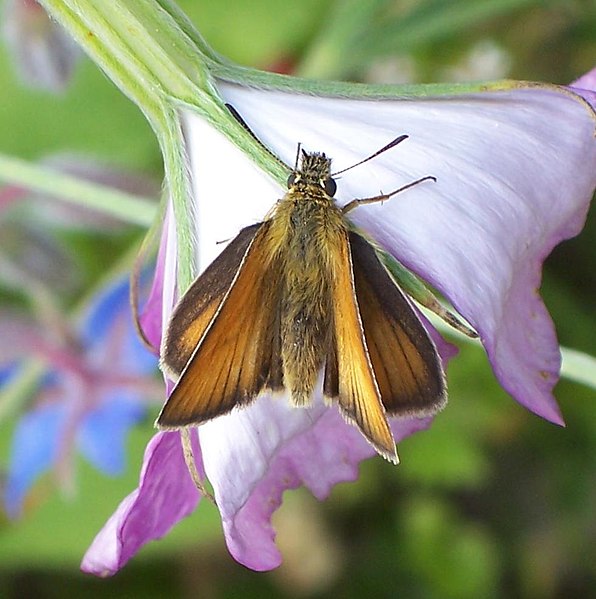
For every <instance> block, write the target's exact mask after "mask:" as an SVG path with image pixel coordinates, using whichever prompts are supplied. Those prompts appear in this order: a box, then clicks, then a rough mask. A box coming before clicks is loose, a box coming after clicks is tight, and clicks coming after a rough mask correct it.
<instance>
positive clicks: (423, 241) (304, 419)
mask: <svg viewBox="0 0 596 599" xmlns="http://www.w3.org/2000/svg"><path fill="white" fill-rule="evenodd" d="M218 91H219V93H220V94H221V96H222V97H223V98H224V99H225V101H226V102H229V103H231V104H232V105H233V106H234V107H235V108H236V110H237V111H238V112H239V113H240V114H241V115H242V117H243V119H244V120H245V121H246V123H247V124H248V125H249V127H250V128H251V130H252V131H253V132H254V134H255V135H256V136H257V137H258V138H259V139H260V140H261V141H262V142H263V144H264V145H265V146H266V147H267V148H269V149H270V150H271V151H273V152H274V153H275V154H276V155H277V156H279V157H280V158H281V160H283V161H284V162H285V163H286V164H289V165H293V164H294V159H295V154H296V146H297V144H298V143H299V142H300V143H301V144H302V147H303V148H305V149H306V150H307V151H319V152H325V153H326V154H327V155H328V156H330V157H331V158H332V159H333V167H334V170H336V171H337V170H342V169H344V168H345V167H348V166H350V165H352V164H355V163H357V162H358V161H360V160H362V159H363V158H365V157H366V156H369V155H370V154H372V153H373V152H375V151H376V150H378V149H379V148H381V147H383V146H384V145H385V144H387V143H388V142H389V141H391V140H392V139H394V138H395V137H396V136H398V135H402V134H407V135H408V136H409V139H408V140H407V141H406V142H404V143H402V144H400V145H399V146H398V147H397V148H395V149H392V150H390V151H387V152H384V153H383V154H382V155H380V156H377V157H376V158H375V159H374V160H371V161H370V162H367V163H366V165H362V166H360V167H357V168H354V169H352V170H350V171H348V172H346V173H344V174H342V175H341V177H340V178H338V192H337V194H336V197H337V201H338V203H339V205H344V204H346V203H347V202H349V201H350V200H352V199H354V198H364V197H370V196H374V195H377V194H378V193H379V192H381V191H385V192H387V191H389V190H392V189H395V188H397V187H400V186H402V185H404V184H406V183H408V182H410V181H412V180H414V179H417V178H419V177H424V176H427V175H432V176H434V177H436V179H437V182H436V183H435V184H432V185H425V186H422V185H420V186H416V187H413V188H411V189H409V190H408V191H407V192H406V193H403V194H400V195H398V196H396V197H394V198H392V199H390V200H388V201H386V202H384V203H383V204H372V205H366V206H361V207H358V208H357V209H356V210H354V211H353V212H351V213H350V218H351V219H352V220H353V222H354V224H355V225H357V226H358V227H360V228H362V229H363V230H364V231H366V232H367V233H368V234H369V235H370V236H371V237H373V238H374V239H375V240H376V241H377V243H378V244H379V245H380V246H381V247H382V248H383V249H384V250H386V251H388V252H389V253H390V254H392V255H393V256H395V257H396V258H397V259H398V260H399V261H400V262H401V263H403V264H404V265H406V266H407V267H408V268H409V269H411V270H412V271H413V272H415V273H416V274H418V275H419V276H420V277H422V278H423V279H425V280H426V281H428V282H429V283H430V284H431V285H432V286H433V287H435V288H436V289H438V290H439V291H440V292H441V293H442V294H443V295H444V296H445V297H446V298H447V299H448V300H449V301H450V302H451V303H452V305H453V306H454V307H455V308H456V309H457V310H458V311H459V313H460V314H462V315H463V316H464V317H465V318H466V319H467V321H468V322H469V323H471V325H472V326H473V327H474V328H475V329H476V330H477V331H478V333H479V335H480V338H481V341H482V343H483V345H484V348H485V349H486V352H487V355H488V359H489V360H490V363H491V365H492V367H493V370H494V372H495V374H496V376H497V378H498V379H499V381H500V383H501V384H502V386H503V387H504V388H505V389H506V390H507V391H508V392H509V393H510V394H511V395H512V397H514V398H515V399H516V400H517V401H518V402H520V403H521V404H522V405H524V406H525V407H527V408H528V409H529V410H531V411H532V412H534V413H536V414H538V415H540V416H542V417H543V418H546V419H548V420H550V421H552V422H554V423H557V424H562V423H563V419H562V416H561V413H560V410H559V408H558V406H557V403H556V401H555V399H554V397H553V394H552V390H553V387H554V385H555V383H556V382H557V379H558V375H559V369H560V352H559V346H558V343H557V339H556V335H555V330H554V326H553V323H552V321H551V319H550V317H549V314H548V312H547V310H546V308H545V306H544V304H543V302H542V300H541V298H540V296H539V293H538V288H539V286H540V280H541V268H542V263H543V261H544V259H545V257H546V256H547V255H548V254H549V253H550V251H551V250H552V248H553V247H554V246H555V245H556V244H558V243H559V242H561V241H562V240H563V239H567V238H569V237H572V236H574V235H577V234H578V233H579V231H580V230H581V228H582V225H583V222H584V219H585V217H586V214H587V210H588V207H589V203H590V200H591V197H592V193H593V191H594V187H595V186H596V169H594V164H596V139H595V137H594V133H595V129H596V117H595V114H594V109H593V107H592V106H590V104H589V100H590V98H589V97H587V96H586V99H587V100H588V101H583V100H582V99H581V98H579V97H578V96H576V95H574V94H573V93H572V92H571V91H569V90H566V89H562V88H557V87H555V86H548V85H542V86H541V85H522V84H519V85H517V86H516V85H513V84H512V85H511V86H502V88H501V89H499V90H492V91H491V90H487V91H484V92H478V93H468V94H465V95H451V96H449V95H444V96H441V95H438V96H429V97H419V98H413V97H412V96H410V97H407V98H404V99H396V98H389V97H387V98H385V99H383V98H378V97H377V98H375V99H364V98H363V99H354V98H342V97H331V96H314V95H307V94H300V93H292V92H291V91H283V90H272V89H256V88H252V87H244V86H241V85H238V84H232V83H227V82H224V81H219V88H218ZM182 119H183V124H184V127H185V131H186V136H185V138H186V139H187V143H188V147H187V148H186V150H187V152H188V155H189V157H190V165H189V166H190V171H191V178H192V189H193V204H192V206H191V207H189V212H192V214H193V215H194V221H193V222H194V224H195V226H196V230H195V231H194V233H195V236H194V238H195V239H196V240H197V241H196V244H195V247H194V250H195V251H196V256H197V261H198V263H199V265H200V269H201V270H203V269H204V268H205V267H206V266H207V264H209V262H210V261H212V260H213V259H214V258H215V257H216V255H217V254H218V253H219V252H221V251H222V249H223V247H224V244H222V243H221V242H222V241H224V240H230V239H231V238H233V237H234V236H235V235H236V234H237V233H238V231H239V230H240V229H241V228H242V227H244V226H246V225H250V224H253V223H255V222H259V221H261V220H262V219H263V218H264V217H265V215H266V213H267V212H268V210H269V209H270V208H271V207H272V206H273V205H274V203H275V201H276V200H277V199H279V198H280V197H281V196H282V195H283V193H284V190H283V189H282V188H280V187H279V186H278V185H277V184H276V183H275V182H273V181H272V180H270V179H269V178H268V177H267V176H266V175H265V174H264V173H263V172H261V171H260V170H259V169H257V168H256V167H255V166H254V165H253V164H252V163H251V162H250V161H249V160H248V159H247V158H246V157H245V155H244V154H242V153H241V152H240V151H239V150H238V149H237V148H236V147H235V146H232V145H231V144H230V142H229V141H228V140H227V139H226V138H225V137H224V136H223V135H221V134H220V133H218V132H216V131H215V130H214V129H212V128H211V127H210V126H209V125H207V124H206V122H204V121H203V120H201V119H200V118H199V117H198V116H196V115H194V114H193V113H191V112H185V113H184V114H183V115H182ZM176 216H177V217H179V215H176ZM176 222H177V218H176V217H175V216H174V212H173V210H172V207H170V209H169V211H168V214H167V218H166V221H165V226H164V233H163V238H162V246H161V254H160V261H159V265H160V266H159V268H158V272H157V275H156V287H155V291H156V293H155V294H154V297H156V295H157V290H159V289H160V290H161V299H162V303H161V306H158V305H157V302H155V303H154V304H153V308H152V310H154V313H153V316H150V315H146V322H149V323H151V325H152V330H153V331H154V329H155V326H156V323H162V322H163V323H167V321H168V318H169V315H170V314H171V311H172V307H173V305H174V303H175V299H176V293H177V290H176V277H175V272H176V264H177V260H178V252H177V246H176V235H175V229H176ZM434 335H435V338H436V337H437V335H436V332H435V333H434ZM437 344H438V348H439V351H440V353H441V355H442V356H443V358H444V359H445V358H446V357H448V355H449V353H450V350H449V346H448V345H447V344H445V343H444V342H441V341H438V342H437ZM429 423H430V420H429V419H393V421H392V423H391V424H392V428H393V431H394V434H395V437H396V439H397V440H398V441H399V440H400V439H402V438H403V437H405V436H407V435H409V434H412V433H414V432H416V431H418V430H421V429H423V428H425V427H426V426H428V425H429ZM197 431H198V433H197V434H198V436H197V437H195V438H194V441H193V442H194V444H195V448H194V455H195V459H196V460H197V466H198V470H199V472H200V473H201V474H202V473H204V474H205V475H206V477H207V478H208V479H209V481H210V483H211V485H212V486H213V490H214V496H215V499H216V501H217V505H218V508H219V510H220V513H221V517H222V523H223V528H224V533H225V536H226V541H227V544H228V548H229V550H230V552H231V553H232V555H233V556H234V557H235V558H236V559H237V560H238V561H240V562H241V563H243V564H245V565H247V566H248V567H250V568H253V569H256V570H266V569H270V568H274V567H276V566H277V565H278V564H279V563H280V561H281V556H280V555H279V552H278V551H277V549H276V547H275V544H274V537H275V534H274V531H273V529H272V526H271V515H272V513H273V511H274V510H275V509H276V508H277V507H278V506H279V505H280V502H281V497H282V494H283V492H284V490H286V489H291V488H295V487H298V486H300V485H305V486H306V487H307V488H309V489H310V490H311V492H312V493H313V494H314V495H315V496H316V497H318V498H320V499H322V498H324V497H326V496H327V494H328V493H329V491H330V489H331V488H332V487H333V485H335V484H336V483H337V482H339V481H346V480H353V479H355V478H356V477H357V467H358V464H359V462H360V461H361V460H363V459H365V458H367V457H370V456H372V455H373V454H374V451H373V449H372V448H371V447H370V446H369V445H368V444H367V443H366V441H365V440H364V439H363V438H362V436H361V435H360V433H359V432H358V431H357V430H356V429H355V428H354V427H353V426H350V425H349V424H346V423H345V422H344V420H343V419H342V418H341V416H340V415H339V413H338V411H337V409H336V408H335V407H333V406H331V407H328V406H325V405H324V404H323V402H322V401H321V399H320V398H315V401H314V402H313V405H312V406H311V407H309V408H305V409H293V408H291V407H290V406H289V404H288V402H285V401H282V400H279V399H274V398H272V397H269V396H268V395H264V396H262V397H260V398H258V399H257V401H255V402H254V403H253V404H251V405H250V406H249V407H247V408H245V409H242V410H238V411H233V412H231V413H230V414H228V415H226V416H222V417H219V418H216V419H215V420H212V421H210V422H208V423H206V424H203V425H201V426H200V427H199V428H198V429H197ZM193 435H194V432H193ZM198 500H199V494H198V493H197V491H196V489H195V488H194V486H193V485H192V483H191V482H190V477H189V476H188V473H187V472H186V466H185V463H184V459H183V452H182V448H181V446H180V444H179V439H178V433H177V432H160V433H158V434H157V435H156V436H155V437H154V438H153V440H152V441H151V442H150V443H149V445H148V447H147V450H146V454H145V462H144V467H143V470H142V472H141V478H140V483H139V487H138V489H136V490H135V491H134V492H133V493H132V494H131V495H129V496H128V497H127V498H126V499H125V500H124V501H123V502H122V504H121V505H120V507H119V508H118V509H117V511H116V512H115V513H114V515H113V516H112V518H111V519H110V520H109V522H108V523H107V524H106V526H105V527H104V529H103V530H102V531H101V532H100V533H99V534H98V536H97V537H96V539H95V541H94V542H93V544H92V546H91V547H90V549H89V550H88V552H87V554H86V556H85V558H84V560H83V565H82V567H83V569H84V570H86V571H89V572H94V573H97V574H101V575H109V574H112V573H114V572H115V571H117V570H118V569H119V568H121V567H122V566H123V565H124V564H125V563H126V562H127V561H128V560H129V559H130V558H131V557H132V555H134V553H135V552H136V551H137V550H138V549H139V548H140V546H141V545H142V544H143V543H145V542H147V541H149V540H151V539H156V538H159V537H160V536H162V535H164V534H165V533H166V532H167V531H168V530H169V528H170V527H171V526H173V525H174V524H175V523H176V522H177V521H178V520H179V519H180V518H182V517H183V516H185V515H187V514H188V513H190V512H191V511H192V510H193V509H195V507H196V504H197V502H198Z"/></svg>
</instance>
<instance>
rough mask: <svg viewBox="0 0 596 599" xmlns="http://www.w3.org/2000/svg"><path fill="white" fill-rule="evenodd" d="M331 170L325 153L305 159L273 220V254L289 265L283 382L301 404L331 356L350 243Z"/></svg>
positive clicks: (284, 284) (283, 289)
mask: <svg viewBox="0 0 596 599" xmlns="http://www.w3.org/2000/svg"><path fill="white" fill-rule="evenodd" d="M329 165H330V161H329V160H328V159H327V158H326V157H325V155H324V154H323V155H319V154H305V155H304V156H303V160H302V170H300V171H297V172H296V173H294V177H292V178H291V179H290V182H289V183H290V187H289V190H288V192H287V193H286V195H285V196H284V198H283V199H281V200H280V201H279V202H278V205H277V208H276V210H275V212H274V214H273V215H272V218H271V239H272V242H273V244H274V245H275V248H272V250H273V251H274V252H275V253H277V255H278V256H279V257H280V259H281V260H283V265H282V268H281V269H280V270H279V272H281V273H283V275H282V276H283V280H282V281H280V282H279V283H280V295H281V297H280V323H279V325H280V333H281V358H282V370H283V380H284V386H285V387H286V389H288V390H289V391H290V395H291V398H292V401H293V403H294V404H296V405H304V404H305V403H307V402H308V401H309V399H310V397H311V395H312V392H313V390H314V387H315V385H316V382H317V377H318V374H319V372H320V370H321V368H322V367H323V365H324V362H325V357H326V356H327V354H328V351H329V344H330V342H331V338H330V335H331V330H332V321H333V319H332V314H333V289H334V288H335V284H334V281H335V273H336V270H337V263H338V259H339V256H340V255H341V250H342V248H343V247H344V246H345V244H346V243H347V241H346V240H347V230H346V225H345V219H344V218H343V215H342V213H341V210H340V209H339V208H338V207H337V206H336V204H335V201H334V199H333V197H332V196H331V195H329V193H328V192H327V190H326V189H325V186H326V184H327V182H328V180H329V179H330V174H329ZM327 188H328V184H327Z"/></svg>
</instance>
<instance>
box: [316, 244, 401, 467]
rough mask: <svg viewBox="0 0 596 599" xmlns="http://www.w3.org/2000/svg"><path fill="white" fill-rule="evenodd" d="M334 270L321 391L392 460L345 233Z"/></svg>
mask: <svg viewBox="0 0 596 599" xmlns="http://www.w3.org/2000/svg"><path fill="white" fill-rule="evenodd" d="M335 272H336V276H335V286H336V287H335V289H334V290H333V297H334V301H335V308H334V314H333V324H332V336H331V337H332V338H331V348H330V350H329V353H328V356H327V361H326V366H325V378H324V384H323V392H324V394H325V396H326V397H328V398H330V399H332V400H334V401H337V403H338V405H339V407H340V409H341V411H342V413H343V414H344V415H345V416H346V417H347V418H348V419H349V420H351V421H352V422H354V423H355V424H356V425H357V426H358V428H359V429H360V431H361V432H362V434H363V435H364V436H365V437H366V438H367V440H368V441H369V442H370V443H371V444H372V445H373V447H374V448H375V449H376V450H377V451H378V452H379V453H381V454H382V455H384V456H385V457H387V458H388V459H389V460H391V461H395V462H396V461H397V454H396V451H395V441H394V440H393V435H392V434H391V429H390V428H389V424H388V422H387V418H386V416H385V410H384V408H383V405H382V404H381V401H380V396H379V390H378V387H377V385H376V382H375V379H374V374H373V369H372V364H371V361H370V359H369V356H368V351H367V348H366V343H365V341H364V335H363V330H362V323H361V320H360V315H359V312H358V306H357V303H356V299H355V293H354V280H353V277H352V264H351V257H350V248H349V244H348V237H347V234H346V236H345V243H343V244H342V247H341V251H340V257H339V260H338V263H337V265H336V269H335Z"/></svg>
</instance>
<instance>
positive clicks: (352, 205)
mask: <svg viewBox="0 0 596 599" xmlns="http://www.w3.org/2000/svg"><path fill="white" fill-rule="evenodd" d="M436 180H437V178H436V177H433V176H432V175H427V176H426V177H422V178H421V179H416V181H412V182H411V183H408V184H407V185H404V186H403V187H400V188H398V189H395V190H394V191H392V192H390V193H382V194H380V195H378V196H374V197H372V198H361V199H356V200H352V201H351V202H348V203H347V204H346V205H345V206H344V207H343V208H342V209H341V211H342V213H343V214H347V213H348V212H350V211H352V210H354V208H357V207H358V206H363V205H364V204H376V203H377V202H384V201H385V200H388V199H389V198H391V197H392V196H394V195H397V194H398V193H400V192H402V191H405V190H406V189H410V187H414V185H418V183H422V182H423V181H435V182H436Z"/></svg>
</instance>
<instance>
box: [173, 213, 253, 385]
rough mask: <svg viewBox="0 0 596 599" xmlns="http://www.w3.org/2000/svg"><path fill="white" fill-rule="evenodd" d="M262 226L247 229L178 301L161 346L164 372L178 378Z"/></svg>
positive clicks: (243, 230) (239, 234)
mask: <svg viewBox="0 0 596 599" xmlns="http://www.w3.org/2000/svg"><path fill="white" fill-rule="evenodd" d="M260 226H261V223H259V224H257V225H252V226H250V227H246V228H244V229H242V231H240V233H238V235H237V236H236V237H235V238H234V239H233V240H232V241H231V242H230V243H229V244H228V246H227V247H226V248H225V250H224V251H223V252H222V253H221V254H220V255H219V256H218V257H217V258H216V259H215V260H214V261H213V262H212V263H211V264H210V265H209V266H208V267H207V269H206V270H205V271H204V272H203V273H202V274H201V275H200V276H199V277H198V278H197V279H196V281H195V282H194V283H193V284H192V285H191V286H190V287H189V289H188V290H187V292H186V293H185V294H184V295H183V296H182V299H181V300H180V301H179V302H178V304H177V306H176V308H175V309H174V312H173V313H172V318H171V319H170V323H169V325H168V330H167V332H166V335H165V337H164V341H163V343H162V347H161V363H162V367H163V368H164V370H165V371H166V372H167V373H168V374H169V375H171V377H172V378H173V379H177V378H178V377H179V376H180V373H181V372H182V370H183V369H184V367H185V366H186V364H187V363H188V361H189V360H190V357H191V356H192V354H193V352H194V351H195V349H196V347H197V345H198V344H199V341H200V340H201V338H202V337H203V335H204V334H205V331H206V330H207V327H208V326H209V325H210V324H211V321H212V320H213V317H214V316H215V314H216V312H217V310H218V309H219V307H220V306H221V304H222V302H223V300H224V297H225V296H226V293H228V291H229V289H230V287H231V286H232V283H233V281H234V277H235V276H236V273H237V272H238V269H239V268H240V264H242V260H243V259H244V256H245V255H246V251H247V249H248V247H249V246H250V244H251V242H252V240H253V239H254V237H255V235H256V233H257V231H258V229H259V227H260Z"/></svg>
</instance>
